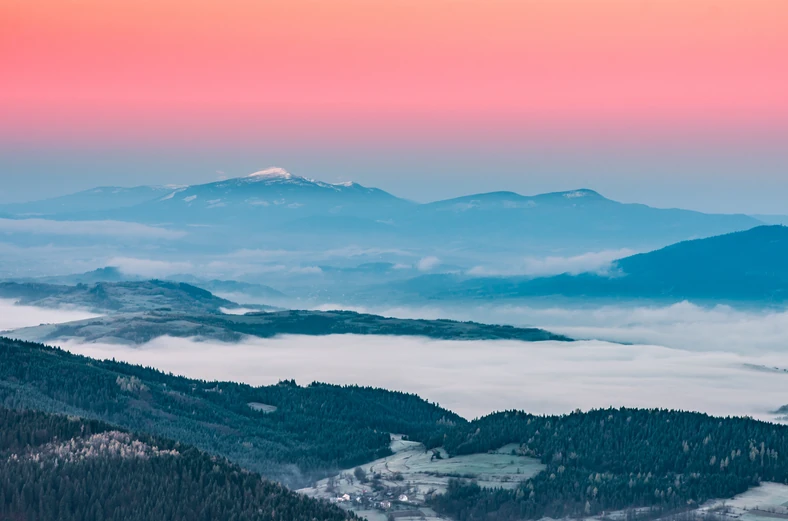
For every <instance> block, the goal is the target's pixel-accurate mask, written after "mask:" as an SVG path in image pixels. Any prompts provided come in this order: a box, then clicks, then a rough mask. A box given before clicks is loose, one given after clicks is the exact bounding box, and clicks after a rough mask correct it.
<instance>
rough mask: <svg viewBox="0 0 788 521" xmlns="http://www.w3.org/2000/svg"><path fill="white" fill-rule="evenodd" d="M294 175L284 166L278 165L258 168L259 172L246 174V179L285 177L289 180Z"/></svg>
mask: <svg viewBox="0 0 788 521" xmlns="http://www.w3.org/2000/svg"><path fill="white" fill-rule="evenodd" d="M293 177H294V176H293V174H291V173H290V172H288V171H287V170H285V169H284V168H281V167H278V166H272V167H269V168H266V169H264V170H260V171H259V172H254V173H252V174H249V175H248V176H246V178H247V179H254V180H257V179H259V180H264V179H286V180H290V179H292V178H293Z"/></svg>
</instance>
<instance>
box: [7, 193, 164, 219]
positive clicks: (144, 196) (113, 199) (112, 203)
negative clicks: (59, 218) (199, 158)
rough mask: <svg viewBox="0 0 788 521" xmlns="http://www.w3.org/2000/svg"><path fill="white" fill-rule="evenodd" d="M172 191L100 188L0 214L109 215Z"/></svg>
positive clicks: (19, 205)
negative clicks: (110, 212)
mask: <svg viewBox="0 0 788 521" xmlns="http://www.w3.org/2000/svg"><path fill="white" fill-rule="evenodd" d="M175 189H177V188H176V187H173V186H137V187H134V188H123V187H120V186H100V187H96V188H92V189H90V190H84V191H82V192H77V193H74V194H69V195H63V196H60V197H54V198H51V199H44V200H41V201H32V202H27V203H14V204H6V205H3V206H0V214H5V215H7V216H16V217H24V216H53V215H63V214H74V213H90V212H103V211H110V210H116V209H118V208H127V207H130V206H136V205H138V204H142V203H145V202H148V201H152V200H154V199H156V198H159V197H163V196H165V195H166V194H168V193H171V192H172V191H173V190H175Z"/></svg>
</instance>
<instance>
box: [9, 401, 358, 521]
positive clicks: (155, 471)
mask: <svg viewBox="0 0 788 521" xmlns="http://www.w3.org/2000/svg"><path fill="white" fill-rule="evenodd" d="M352 518H355V516H353V515H352V514H348V513H346V512H344V511H342V510H340V509H339V508H337V507H334V506H331V505H328V504H327V503H320V502H318V501H314V500H311V499H308V498H306V497H304V496H301V495H299V494H296V493H294V492H291V491H289V490H287V489H286V488H284V487H283V486H281V485H278V484H276V483H273V482H270V481H264V480H263V479H261V478H260V476H259V475H256V474H253V473H250V472H248V471H245V470H242V469H241V468H240V467H237V466H235V465H232V464H229V463H227V462H226V461H225V460H223V459H222V458H216V457H211V456H208V455H207V454H205V453H202V452H200V451H198V450H196V449H194V448H191V447H189V446H186V445H182V444H180V443H177V442H173V441H169V440H165V439H162V438H158V437H151V436H147V435H135V434H131V433H128V432H126V431H123V430H119V429H118V428H116V427H112V426H110V425H107V424H105V423H101V422H97V421H92V420H83V419H79V418H75V417H68V418H67V417H65V416H56V415H50V414H44V413H40V412H22V411H14V410H8V409H5V408H2V407H0V519H8V520H15V519H20V520H22V519H25V520H34V519H41V520H54V519H57V520H58V521H72V520H73V521H83V520H88V519H96V520H118V521H154V520H162V519H170V520H173V521H191V520H196V519H227V520H229V519H234V520H238V521H241V520H248V521H251V520H259V521H264V520H271V521H273V520H278V521H281V520H283V519H285V520H287V519H292V520H295V519H304V520H308V519H321V520H326V521H340V520H343V519H352Z"/></svg>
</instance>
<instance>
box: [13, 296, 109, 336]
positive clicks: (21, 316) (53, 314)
mask: <svg viewBox="0 0 788 521" xmlns="http://www.w3.org/2000/svg"><path fill="white" fill-rule="evenodd" d="M97 316H99V315H96V314H95V313H91V312H89V311H85V310H80V309H47V308H37V307H33V306H17V305H15V304H14V301H13V300H7V299H0V332H2V331H8V330H10V329H19V328H23V327H31V326H38V325H40V324H61V323H63V322H72V321H74V320H85V319H88V318H94V317H97Z"/></svg>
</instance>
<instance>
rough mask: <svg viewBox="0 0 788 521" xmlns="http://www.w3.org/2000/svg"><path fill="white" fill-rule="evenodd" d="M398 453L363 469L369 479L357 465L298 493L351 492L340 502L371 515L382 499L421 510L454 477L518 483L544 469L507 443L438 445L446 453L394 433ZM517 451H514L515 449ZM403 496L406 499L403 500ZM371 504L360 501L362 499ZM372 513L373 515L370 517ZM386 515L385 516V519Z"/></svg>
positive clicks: (328, 495)
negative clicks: (459, 451) (452, 448)
mask: <svg viewBox="0 0 788 521" xmlns="http://www.w3.org/2000/svg"><path fill="white" fill-rule="evenodd" d="M391 449H392V451H394V454H393V455H391V456H389V457H386V458H382V459H379V460H377V461H373V462H372V463H368V464H366V465H362V466H361V467H360V468H361V469H362V470H363V471H364V473H365V474H366V476H367V478H368V480H367V481H366V482H361V481H359V480H358V479H357V478H356V477H354V470H355V469H347V470H345V471H343V472H340V473H339V474H338V475H337V476H334V477H332V478H328V479H324V480H322V481H319V482H318V483H317V484H316V486H315V487H311V488H306V489H302V490H300V491H299V492H301V493H303V494H306V495H308V496H311V497H318V498H321V499H326V500H329V501H332V500H333V501H336V500H337V498H342V496H343V495H345V494H347V495H348V496H349V497H350V500H349V501H340V503H341V504H346V505H352V506H353V509H354V510H356V511H357V512H359V513H361V512H360V511H362V510H363V511H364V514H361V515H366V516H367V517H368V518H369V519H370V520H372V519H374V518H375V517H379V516H381V515H382V514H381V510H380V509H375V508H370V507H369V504H370V503H371V504H373V505H378V506H379V505H380V503H381V502H382V501H390V502H393V503H395V504H396V505H395V508H397V509H408V508H413V509H418V510H420V511H422V513H423V514H425V517H430V516H429V515H428V514H429V512H424V510H423V507H422V504H423V502H424V500H425V497H426V496H428V495H429V494H431V493H436V492H437V493H443V492H445V491H446V487H447V485H448V483H449V480H450V479H451V478H458V477H465V478H469V479H470V478H473V479H475V481H476V482H477V483H478V484H479V485H481V486H483V487H490V488H515V487H516V486H517V485H518V484H519V482H520V481H522V480H524V479H528V478H530V477H532V476H534V475H536V474H538V473H539V472H541V471H542V470H544V468H545V467H544V465H542V464H541V463H540V462H539V460H537V459H534V458H530V457H527V456H522V455H519V454H516V452H517V447H516V446H515V445H510V446H506V447H502V448H501V449H499V450H498V451H496V452H495V453H488V454H471V455H467V456H456V457H454V458H449V457H448V455H447V454H446V453H445V452H444V451H442V450H439V451H437V452H439V453H440V454H441V458H440V459H438V458H436V457H435V456H434V454H433V451H431V450H430V451H427V450H425V449H424V446H423V445H422V444H421V443H416V442H410V441H404V440H402V439H401V438H400V437H398V436H394V437H393V439H392V443H391ZM513 451H514V452H515V454H513ZM373 476H379V480H380V486H379V487H378V490H377V491H376V490H375V487H373V485H372V484H371V479H372V477H373ZM401 495H404V496H406V497H407V500H404V501H398V498H400V496H401ZM362 501H363V502H364V503H365V504H366V506H361V504H360V503H361V502H362ZM369 516H371V517H369ZM382 519H385V516H384V517H383V518H382Z"/></svg>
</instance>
